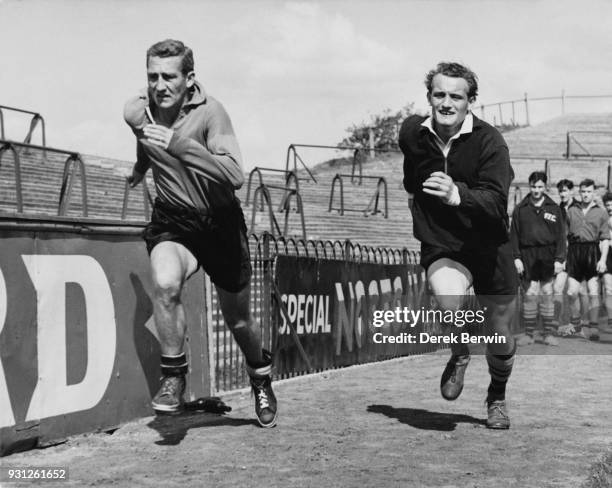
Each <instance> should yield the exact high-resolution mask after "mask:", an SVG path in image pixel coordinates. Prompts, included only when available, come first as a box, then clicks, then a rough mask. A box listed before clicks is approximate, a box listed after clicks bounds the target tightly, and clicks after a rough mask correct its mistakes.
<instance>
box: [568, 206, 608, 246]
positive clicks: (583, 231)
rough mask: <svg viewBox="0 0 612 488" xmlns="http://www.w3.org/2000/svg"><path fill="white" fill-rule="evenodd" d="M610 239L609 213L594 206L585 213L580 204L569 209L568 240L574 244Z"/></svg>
mask: <svg viewBox="0 0 612 488" xmlns="http://www.w3.org/2000/svg"><path fill="white" fill-rule="evenodd" d="M609 238H610V224H609V223H608V212H606V211H605V210H604V209H603V208H601V207H600V206H598V205H596V204H593V205H591V207H589V209H588V210H587V211H586V212H584V210H583V209H582V205H581V204H580V202H576V201H574V202H572V204H571V205H570V206H569V208H568V209H567V239H568V241H569V242H570V243H572V242H598V241H603V240H604V239H609Z"/></svg>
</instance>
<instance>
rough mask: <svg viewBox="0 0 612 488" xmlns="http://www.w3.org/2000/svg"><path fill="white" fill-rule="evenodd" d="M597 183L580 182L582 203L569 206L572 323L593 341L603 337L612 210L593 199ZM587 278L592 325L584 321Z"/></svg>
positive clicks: (569, 291) (569, 274)
mask: <svg viewBox="0 0 612 488" xmlns="http://www.w3.org/2000/svg"><path fill="white" fill-rule="evenodd" d="M594 193H595V182H594V181H593V180H591V179H586V180H583V181H582V182H580V197H581V199H582V201H581V202H579V203H578V202H574V203H572V205H571V206H570V207H569V208H568V209H567V226H568V230H567V239H568V243H569V244H568V249H567V274H568V276H569V278H568V289H567V295H568V297H569V302H570V313H571V318H570V320H571V324H572V327H573V328H574V331H575V332H576V334H578V335H580V336H582V337H584V338H586V339H591V340H598V339H599V330H598V327H599V325H598V320H599V308H600V306H601V300H600V296H599V274H603V273H605V271H606V260H607V257H608V249H609V239H610V226H609V224H608V213H607V212H606V211H605V210H604V209H603V208H601V207H599V206H597V204H596V203H595V202H594V201H593V197H594ZM582 281H586V283H587V289H588V293H589V325H588V326H582V325H581V322H580V302H579V299H578V295H579V293H580V283H581V282H582Z"/></svg>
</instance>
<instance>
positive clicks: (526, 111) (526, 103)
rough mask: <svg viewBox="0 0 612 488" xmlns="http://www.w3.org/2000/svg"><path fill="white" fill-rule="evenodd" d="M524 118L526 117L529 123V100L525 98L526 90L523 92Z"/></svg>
mask: <svg viewBox="0 0 612 488" xmlns="http://www.w3.org/2000/svg"><path fill="white" fill-rule="evenodd" d="M525 118H526V119H527V125H531V124H530V123H529V101H528V99H527V92H525Z"/></svg>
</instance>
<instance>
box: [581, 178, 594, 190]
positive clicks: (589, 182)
mask: <svg viewBox="0 0 612 488" xmlns="http://www.w3.org/2000/svg"><path fill="white" fill-rule="evenodd" d="M579 186H580V188H582V187H583V186H592V187H593V188H595V182H594V181H593V180H592V179H591V178H585V179H584V180H582V181H581V182H580V185H579Z"/></svg>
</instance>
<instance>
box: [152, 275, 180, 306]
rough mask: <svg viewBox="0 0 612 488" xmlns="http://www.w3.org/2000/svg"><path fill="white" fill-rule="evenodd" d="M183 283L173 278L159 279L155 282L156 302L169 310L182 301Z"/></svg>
mask: <svg viewBox="0 0 612 488" xmlns="http://www.w3.org/2000/svg"><path fill="white" fill-rule="evenodd" d="M181 288H182V286H181V281H180V280H177V279H172V278H164V277H157V279H156V280H155V301H156V302H157V303H158V304H160V305H162V306H164V307H166V308H168V307H172V306H175V305H176V304H177V303H179V302H180V300H181Z"/></svg>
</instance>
